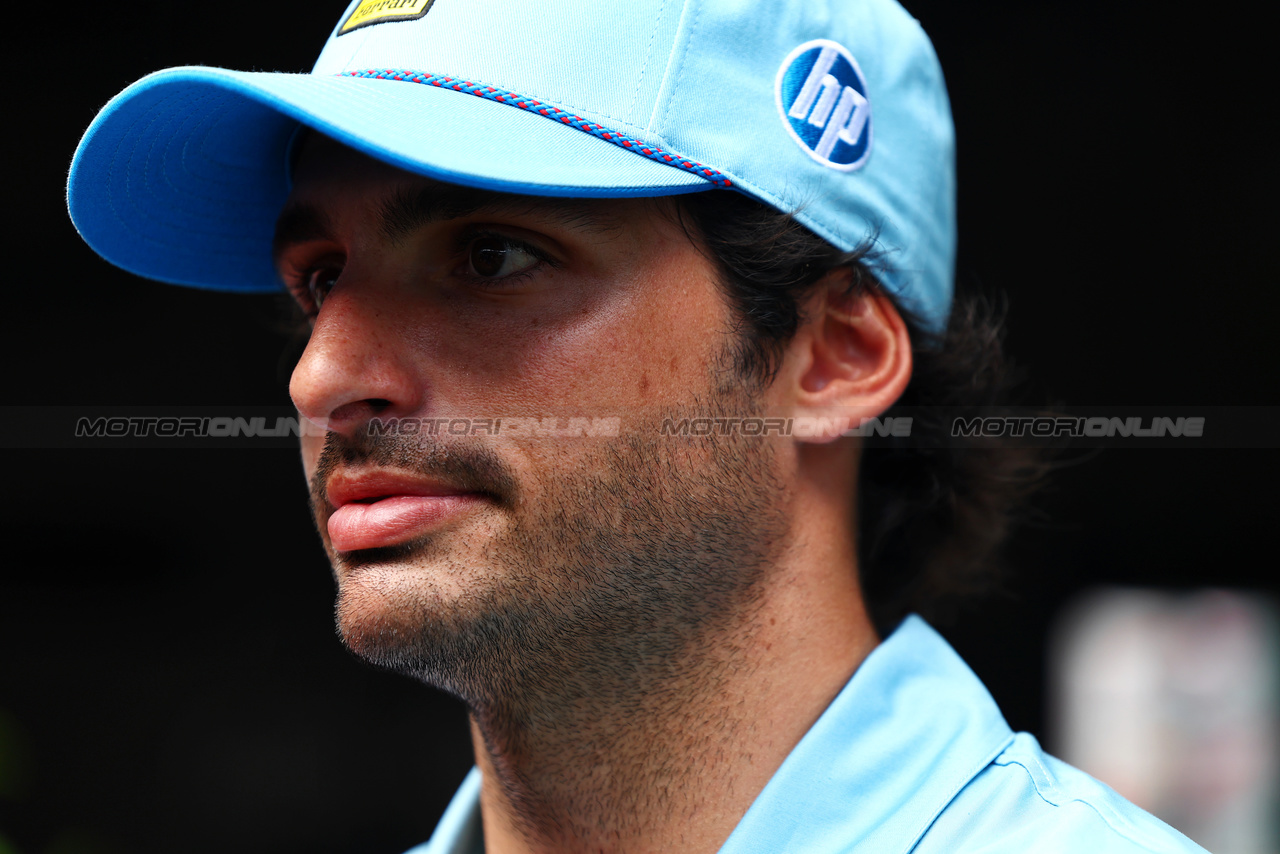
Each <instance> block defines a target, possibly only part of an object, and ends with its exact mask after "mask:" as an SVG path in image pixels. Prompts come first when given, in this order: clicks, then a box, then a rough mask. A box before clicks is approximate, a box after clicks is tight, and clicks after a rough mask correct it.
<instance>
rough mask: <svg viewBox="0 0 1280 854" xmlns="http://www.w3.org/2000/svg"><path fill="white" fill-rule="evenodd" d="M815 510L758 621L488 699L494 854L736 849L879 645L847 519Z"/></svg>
mask: <svg viewBox="0 0 1280 854" xmlns="http://www.w3.org/2000/svg"><path fill="white" fill-rule="evenodd" d="M797 509H800V510H803V508H797ZM813 509H814V510H815V511H818V510H819V508H813ZM828 515H829V514H828ZM796 518H805V516H804V515H803V513H800V514H798V516H797V517H796ZM808 518H809V519H810V520H812V521H811V525H810V527H812V528H813V529H814V530H812V531H809V532H808V534H811V535H812V536H807V535H804V533H805V532H801V533H802V536H799V537H796V538H795V539H794V542H796V543H797V544H801V545H797V546H793V547H791V548H790V549H789V550H788V553H787V554H786V555H784V556H782V557H781V559H780V560H779V562H778V565H776V566H775V567H774V569H775V571H774V572H771V573H770V574H769V579H768V581H767V582H765V584H764V586H765V589H764V590H763V591H762V592H761V595H760V597H759V599H758V602H757V604H756V605H755V606H754V607H753V608H752V609H751V610H750V611H749V613H748V614H747V616H746V618H745V619H741V615H739V616H740V619H739V620H738V621H736V623H735V624H734V625H733V626H721V627H717V628H716V635H715V637H713V638H707V639H702V640H701V642H698V643H692V644H689V645H688V651H687V652H686V653H685V654H683V655H682V656H679V657H677V658H666V659H661V660H657V661H649V662H647V663H645V664H644V665H637V664H636V663H635V661H634V660H632V661H631V662H629V665H624V666H621V667H619V666H617V665H619V664H621V662H605V661H597V662H590V663H588V662H581V661H578V662H575V663H574V664H575V669H574V674H573V676H572V677H571V678H566V679H565V680H563V681H558V680H557V681H554V682H553V681H552V680H546V679H543V680H539V683H538V684H536V685H533V684H530V685H528V686H526V688H527V690H525V691H523V692H522V695H521V698H520V699H521V702H520V705H519V708H515V707H513V706H512V705H511V704H507V703H501V702H491V703H487V704H473V708H472V733H473V741H474V744H475V751H476V761H477V765H478V766H479V767H480V769H481V772H482V774H483V780H484V782H483V787H482V795H481V808H482V813H483V819H484V828H485V841H486V850H487V851H489V852H490V854H495V852H496V854H523V852H552V851H554V852H614V851H618V852H621V851H626V852H657V851H672V850H678V851H688V852H699V851H706V852H714V851H716V850H718V849H719V848H720V847H721V845H722V844H723V843H724V841H725V839H727V838H728V836H729V834H730V833H731V832H732V830H733V828H734V827H735V826H736V825H737V823H738V821H739V820H740V819H741V818H742V815H743V814H744V813H745V812H746V810H747V808H748V807H749V806H750V805H751V802H752V801H753V800H754V799H755V798H756V796H757V795H758V794H759V793H760V791H761V790H762V789H763V788H764V785H765V784H766V783H767V782H768V780H769V778H770V777H771V776H772V775H773V773H774V771H776V770H777V768H778V766H779V765H781V763H782V761H783V760H784V759H785V758H786V756H787V754H788V753H790V751H791V750H792V748H793V747H794V746H795V745H796V744H797V743H798V742H799V740H800V738H801V737H802V736H803V735H804V734H805V732H807V731H808V730H809V728H810V727H811V726H812V725H813V723H814V722H815V721H816V720H817V719H818V717H819V716H820V715H821V714H822V712H823V711H824V710H825V709H826V707H827V706H828V705H829V704H830V702H831V700H832V699H834V698H835V696H836V694H838V693H839V691H840V690H841V688H843V687H844V685H845V683H846V682H847V681H848V680H849V678H850V676H851V675H852V674H853V671H854V670H855V669H856V668H857V667H858V665H859V664H860V663H861V662H862V660H863V659H864V658H865V657H866V655H867V654H868V653H869V652H870V651H871V650H872V649H873V648H874V646H875V645H876V643H877V642H878V641H877V638H876V636H875V633H874V630H873V629H872V627H871V624H870V621H869V619H868V618H867V617H866V613H865V610H864V608H863V605H862V599H861V595H860V592H859V590H858V585H857V580H856V578H857V576H856V562H855V558H854V555H853V546H852V543H851V542H849V541H847V540H843V539H841V538H832V537H830V531H831V530H832V528H831V525H835V524H840V521H841V520H840V519H838V518H826V517H824V516H820V515H812V516H809V517H808ZM819 533H825V534H827V536H826V537H820V536H817V534H819ZM815 542H818V543H821V542H826V543H828V544H829V547H828V548H826V549H817V548H814V547H812V546H810V547H808V548H805V547H804V545H803V544H806V543H808V544H812V543H815ZM598 653H599V654H600V655H601V656H607V655H608V651H607V650H604V649H601V650H598ZM584 665H586V667H585V668H584ZM591 665H595V666H591ZM586 671H594V673H593V674H591V673H588V672H586ZM606 683H607V684H606Z"/></svg>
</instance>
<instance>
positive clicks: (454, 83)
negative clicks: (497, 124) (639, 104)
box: [339, 68, 733, 187]
mask: <svg viewBox="0 0 1280 854" xmlns="http://www.w3.org/2000/svg"><path fill="white" fill-rule="evenodd" d="M339 76H341V77H366V78H373V79H377V80H403V81H405V82H407V83H426V84H427V85H429V86H435V87H437V88H440V89H452V90H454V91H455V92H465V93H466V94H468V95H475V96H477V97H480V98H487V99H488V100H490V101H497V102H498V103H499V104H506V105H508V106H511V107H519V108H520V109H522V110H528V111H530V112H534V113H537V114H539V115H542V116H546V117H547V118H549V119H555V120H557V121H559V122H562V123H564V124H566V125H568V126H569V127H571V128H576V129H577V130H580V131H583V132H585V133H589V134H591V135H592V136H594V137H596V138H598V139H603V140H604V141H605V142H611V143H613V144H614V145H616V146H619V147H621V148H625V149H627V150H628V151H634V152H635V153H637V154H640V155H643V156H644V157H647V158H649V159H650V160H656V161H657V162H659V163H665V164H667V165H668V166H674V167H676V168H677V169H683V170H684V171H686V172H692V173H693V174H694V175H697V176H698V177H699V178H704V179H706V180H707V181H710V182H711V183H712V184H714V185H716V186H717V187H732V186H733V182H731V181H730V180H729V179H728V178H727V177H725V175H724V174H723V173H721V172H719V171H718V170H716V169H712V168H711V167H709V166H704V165H702V164H701V163H698V162H697V161H696V160H690V159H688V158H687V157H680V156H679V155H677V154H672V153H671V152H669V151H663V150H662V149H661V148H659V147H658V146H656V145H649V144H647V143H645V142H641V141H640V140H638V139H633V138H631V137H628V136H626V135H625V134H622V133H619V132H618V131H615V130H610V129H608V128H606V127H605V126H604V125H600V124H596V123H594V122H589V121H587V120H586V119H584V118H582V117H581V116H575V115H573V114H572V113H569V112H566V111H565V110H562V109H560V108H559V107H553V106H551V105H550V104H543V103H541V102H539V101H535V100H534V99H532V98H526V97H524V96H522V95H517V94H516V93H514V92H508V91H507V90H506V89H498V88H495V87H493V86H483V85H481V84H479V83H471V82H468V81H466V80H462V79H460V78H457V77H445V76H444V75H441V74H420V73H418V72H416V71H403V70H399V69H393V68H382V69H377V68H370V69H368V70H365V71H344V72H342V73H341V74H340V75H339Z"/></svg>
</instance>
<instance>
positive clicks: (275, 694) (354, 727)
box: [0, 0, 1280, 854]
mask: <svg viewBox="0 0 1280 854" xmlns="http://www.w3.org/2000/svg"><path fill="white" fill-rule="evenodd" d="M341 6H342V4H341V3H326V4H298V3H270V4H268V3H261V2H243V0H241V1H240V2H226V1H225V0H220V2H218V3H181V4H179V3H161V2H133V3H128V4H91V3H86V4H70V5H69V6H68V7H67V10H66V11H65V12H59V13H58V15H57V16H54V17H50V15H49V14H48V13H47V12H45V11H42V10H43V7H42V6H40V4H24V6H23V8H24V9H26V10H27V11H28V12H29V13H30V20H24V19H23V17H22V14H26V13H22V14H20V15H19V17H18V18H16V19H15V18H12V17H11V18H10V19H9V21H8V27H7V36H8V42H9V51H10V53H11V61H12V62H13V64H12V65H11V66H10V69H9V72H10V73H9V75H8V80H7V81H6V85H5V95H4V97H5V101H6V105H7V109H6V110H5V113H6V116H7V118H8V125H7V128H6V132H5V133H4V140H5V142H4V144H5V158H4V161H3V163H4V165H5V166H6V167H7V168H6V170H5V178H4V180H5V183H6V185H7V189H8V193H7V199H6V201H7V205H6V218H7V223H8V227H7V228H6V234H7V236H8V250H9V255H8V272H9V274H10V280H9V281H8V282H7V283H6V285H7V287H5V288H4V307H5V310H4V311H3V312H0V323H3V326H4V334H3V336H0V341H2V342H3V347H4V352H3V357H4V364H6V365H7V366H8V369H7V372H6V382H5V398H6V402H7V404H8V405H55V404H56V405H76V406H88V405H108V404H122V405H157V406H175V407H176V406H181V405H223V406H225V407H227V408H229V409H236V408H237V407H245V406H252V405H263V404H267V405H270V404H275V405H285V404H287V397H286V392H285V382H284V377H285V376H286V374H287V369H282V367H281V364H280V354H281V352H282V349H283V344H282V339H281V338H280V337H279V336H278V335H277V334H276V332H275V331H274V325H275V321H276V319H277V317H278V311H277V307H276V305H275V304H274V303H273V302H272V301H271V300H270V299H265V298H264V299H258V298H244V297H230V296H225V295H216V294H208V293H198V292H193V291H188V290H184V289H180V288H173V287H169V286H163V285H158V284H155V283H150V282H145V281H140V280H136V279H133V278H131V277H130V276H128V275H126V274H124V273H121V272H119V271H117V270H115V269H114V268H111V267H109V266H108V265H106V264H105V263H103V262H101V261H100V260H99V259H98V258H97V257H96V256H94V255H93V254H92V252H91V251H90V250H89V249H87V248H86V247H85V246H84V245H83V244H82V243H81V242H80V241H79V239H78V238H77V236H76V234H75V232H74V230H73V228H72V226H71V223H70V221H69V220H68V219H67V216H66V213H65V207H64V202H63V194H64V181H65V171H66V168H67V165H68V163H69V162H70V158H71V154H72V152H73V151H74V148H75V144H76V141H77V140H78V139H79V136H80V134H81V133H82V132H83V130H84V128H85V127H86V126H87V125H88V123H89V122H90V120H91V119H92V118H93V116H94V114H95V112H96V110H97V109H98V108H99V107H100V106H101V105H102V104H103V103H105V102H106V101H107V100H108V99H109V98H110V97H111V96H112V95H114V94H115V93H116V92H118V91H119V90H120V89H122V88H123V87H124V86H126V85H127V84H128V83H130V82H132V81H133V80H135V79H136V78H138V77H140V76H142V75H144V74H146V73H147V72H150V71H152V70H155V69H158V68H161V67H164V66H169V65H181V64H209V65H222V66H228V67H232V68H243V69H271V70H284V71H300V70H306V69H307V68H309V67H310V63H311V61H312V60H313V59H314V56H315V55H316V54H317V53H318V51H319V49H320V47H321V45H322V44H323V42H324V39H325V37H326V35H327V33H328V31H329V28H330V27H331V26H332V24H333V23H334V21H336V20H337V16H338V15H339V14H340V12H341ZM907 6H908V8H910V9H911V10H912V11H913V13H914V14H916V15H917V16H918V17H920V18H921V20H922V21H923V23H924V24H925V27H926V29H927V30H928V31H929V32H930V33H931V34H932V35H933V37H934V40H935V43H936V45H937V48H938V52H939V54H940V56H941V58H942V62H943V67H944V69H945V70H946V72H947V76H948V81H949V85H950V87H951V91H952V96H953V100H954V110H955V116H956V123H957V127H958V133H959V140H960V148H959V168H960V212H961V246H962V254H961V258H960V262H959V274H960V279H961V281H962V283H964V285H965V286H976V287H981V288H984V289H987V290H999V291H1003V292H1005V293H1007V294H1008V296H1009V302H1010V306H1011V308H1010V324H1011V330H1012V331H1011V334H1010V336H1009V348H1010V350H1011V351H1012V352H1013V353H1014V354H1015V355H1016V356H1017V357H1018V359H1019V360H1020V361H1021V362H1022V363H1023V364H1025V365H1026V366H1027V367H1028V368H1029V370H1030V371H1031V373H1032V375H1033V376H1034V377H1035V378H1036V381H1037V384H1038V387H1039V388H1040V389H1041V390H1043V391H1044V392H1046V393H1047V394H1050V395H1052V396H1053V397H1055V398H1057V399H1059V400H1061V401H1064V402H1066V403H1068V404H1073V405H1081V406H1086V405H1115V406H1159V407H1165V408H1168V410H1169V414H1178V411H1175V410H1178V408H1179V407H1182V408H1184V409H1190V408H1195V407H1199V406H1210V405H1219V406H1221V405H1259V404H1276V403H1277V402H1280V401H1278V400H1277V397H1278V395H1277V393H1276V387H1277V380H1278V379H1280V376H1278V374H1280V372H1278V370H1277V367H1278V361H1277V359H1276V357H1275V355H1274V348H1273V346H1272V343H1271V341H1272V331H1273V328H1274V326H1275V318H1276V309H1277V284H1278V283H1277V277H1276V274H1275V268H1276V264H1275V261H1274V260H1273V251H1272V250H1273V247H1274V245H1275V240H1274V234H1275V231H1276V226H1277V218H1276V216H1275V215H1274V204H1275V190H1276V187H1275V180H1274V165H1273V163H1274V153H1273V149H1274V147H1275V142H1274V138H1273V131H1272V127H1273V126H1274V118H1273V116H1272V113H1273V109H1274V108H1273V101H1274V99H1273V97H1272V87H1271V84H1272V83H1273V82H1274V78H1275V75H1274V74H1273V73H1272V72H1271V70H1270V67H1269V66H1268V64H1267V63H1266V62H1265V61H1264V60H1265V57H1266V56H1268V55H1269V54H1270V53H1271V47H1272V45H1271V44H1270V43H1269V39H1268V35H1267V32H1266V28H1265V27H1264V26H1263V25H1262V23H1261V21H1260V20H1257V19H1255V18H1251V17H1249V16H1247V15H1246V14H1245V13H1244V12H1243V11H1241V10H1242V9H1243V4H1238V3H1219V4H1214V5H1213V6H1212V7H1211V8H1210V7H1203V6H1199V7H1187V8H1188V11H1187V12H1184V13H1177V12H1173V11H1171V9H1172V5H1171V4H1161V5H1160V6H1158V7H1157V6H1153V5H1151V4H1136V3H1130V4H1119V3H1115V2H1105V3H1104V2H1080V0H1074V2H1058V0H1053V2H1048V1H1047V0H1039V1H1038V2H1035V3H1027V2H1009V3H1000V2H984V3H963V4H962V3H955V2H948V0H936V2H925V0H919V1H918V2H908V3H907ZM1157 9H1158V11H1156V10H1157ZM1192 10H1193V11H1192ZM13 54H16V56H13ZM1187 414H1194V413H1191V412H1188V413H1187ZM3 450H4V452H5V453H4V456H5V467H4V468H5V475H6V477H5V478H4V489H3V502H4V503H3V508H2V510H0V520H3V522H2V524H3V532H4V538H3V555H4V558H5V565H4V569H3V573H2V575H0V836H2V837H5V838H7V839H8V840H9V842H10V843H11V844H12V845H13V846H15V848H16V850H18V851H21V852H24V854H34V852H58V854H73V852H131V851H138V852H143V851H171V850H178V849H181V850H184V851H188V852H204V851H210V852H212V851H225V850H236V851H242V852H257V851H263V852H267V851H271V852H317V854H318V853H319V852H356V851H360V852H375V854H376V852H398V851H401V850H403V849H404V848H406V847H408V846H410V845H412V844H414V843H416V842H419V841H422V840H423V839H425V838H426V837H427V836H428V835H429V834H430V831H431V829H432V828H433V826H434V823H435V820H436V819H437V817H438V815H439V813H440V811H441V810H442V809H443V806H444V804H445V803H446V802H447V799H448V797H449V795H450V794H451V793H452V791H453V788H454V787H455V786H456V784H457V783H458V781H459V780H460V779H461V777H462V776H463V774H464V773H465V771H466V769H467V768H468V767H469V765H470V758H469V744H468V741H467V735H466V731H465V717H464V714H463V712H462V710H461V709H460V708H459V707H458V706H457V705H455V704H454V703H453V702H451V701H449V700H446V699H444V698H442V697H441V696H439V695H437V694H436V693H435V692H433V691H431V690H429V689H426V688H423V687H421V686H419V685H416V684H414V683H411V682H409V681H407V680H403V679H400V678H398V677H393V676H389V675H385V674H381V673H378V672H375V671H373V670H371V669H369V668H367V667H365V666H363V665H361V664H359V663H358V662H356V661H355V660H354V659H353V658H351V657H350V656H349V655H348V654H347V653H346V652H345V651H344V650H343V649H342V647H341V645H340V644H339V643H338V641H337V640H336V638H335V637H334V634H333V630H332V618H331V605H332V592H333V591H332V587H331V582H330V580H329V573H328V568H327V564H326V562H325V560H324V557H323V554H322V552H321V550H320V548H319V546H318V543H317V541H316V537H315V535H314V532H313V531H312V529H311V523H310V520H309V516H308V513H307V510H306V508H305V489H304V484H303V479H302V477H301V473H300V468H299V465H298V461H297V457H296V454H295V453H293V452H289V451H284V450H278V449H277V450H243V449H242V450H160V449H149V450H148V449H144V450H84V449H62V450H57V449H53V450H50V449H22V448H4V449H3ZM1278 463H1280V455H1278V454H1277V453H1276V451H1275V450H1274V449H1273V448H1267V449H1261V450H1260V449H1257V448H1254V449H1249V450H1242V449H1235V450H1232V449H1212V450H1211V449H1189V450H1168V449H1160V450H1156V449H1128V448H1121V449H1114V450H1108V451H1105V452H1103V453H1101V454H1097V455H1092V456H1078V457H1077V458H1076V462H1075V463H1074V464H1072V465H1070V466H1068V467H1066V468H1065V469H1064V470H1062V471H1061V472H1060V473H1059V475H1058V477H1057V479H1056V482H1055V484H1056V485H1055V488H1054V489H1053V491H1052V492H1050V493H1048V494H1046V495H1045V496H1044V498H1043V499H1042V500H1041V501H1040V508H1041V509H1042V510H1043V511H1044V515H1045V517H1046V518H1047V519H1048V520H1049V521H1048V522H1047V523H1044V524H1040V525H1038V526H1036V527H1034V528H1031V529H1028V530H1025V531H1023V532H1022V533H1020V534H1019V535H1018V536H1017V537H1016V538H1015V539H1014V541H1013V543H1012V545H1011V548H1010V552H1009V554H1010V558H1011V562H1012V564H1013V565H1014V566H1015V567H1016V568H1017V570H1018V575H1017V577H1016V579H1015V580H1014V581H1013V582H1012V583H1011V584H1010V589H1009V591H1008V593H1007V594H1006V595H1004V596H1001V597H998V598H996V599H993V600H991V601H989V602H986V603H984V604H982V605H981V606H978V607H975V608H973V609H972V610H970V611H968V612H966V613H964V614H962V615H961V616H960V618H959V620H958V621H957V622H956V624H955V625H953V626H949V627H943V628H944V631H945V633H946V634H947V636H948V637H949V638H950V639H951V640H952V641H953V643H954V644H955V645H956V646H957V647H958V648H959V650H960V651H961V653H962V654H964V655H965V656H966V658H968V660H969V661H970V662H971V663H972V665H973V666H974V668H975V670H977V671H978V673H979V675H980V676H982V677H983V678H984V680H986V682H987V684H988V685H989V686H990V687H991V689H992V692H993V693H994V694H995V695H996V698H997V700H999V701H1000V703H1001V705H1002V706H1003V708H1004V710H1005V712H1006V714H1007V717H1008V718H1009V720H1010V722H1011V723H1012V724H1013V726H1014V727H1015V728H1021V729H1029V730H1031V731H1032V732H1035V733H1037V734H1041V735H1043V734H1044V731H1045V727H1044V719H1045V714H1044V700H1043V695H1044V680H1045V672H1044V652H1045V644H1046V637H1047V633H1048V632H1049V630H1050V628H1051V626H1052V624H1053V620H1054V618H1055V615H1057V614H1059V613H1060V612H1061V609H1062V608H1063V607H1064V605H1066V604H1067V603H1069V602H1070V600H1071V598H1072V597H1073V596H1074V595H1076V594H1078V593H1079V592H1080V591H1082V590H1084V589H1086V588H1089V587H1091V586H1093V585H1096V584H1099V583H1119V584H1141V585H1148V586H1155V587H1160V588H1172V589H1189V588H1195V587H1200V586H1205V585H1214V586H1228V587H1238V588H1247V589H1255V590H1256V589H1274V587H1275V557H1274V553H1273V548H1272V546H1273V538H1272V537H1271V536H1270V534H1271V532H1272V530H1273V529H1274V525H1273V524H1272V518H1273V517H1274V515H1275V513H1276V510H1277V502H1276V501H1275V499H1274V497H1273V495H1274V486H1273V485H1274V483H1275V480H1276V476H1277V474H1278V473H1280V465H1278ZM3 848H4V846H3V843H0V851H2V850H3Z"/></svg>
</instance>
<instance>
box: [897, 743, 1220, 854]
mask: <svg viewBox="0 0 1280 854" xmlns="http://www.w3.org/2000/svg"><path fill="white" fill-rule="evenodd" d="M967 850H982V851H984V852H992V854H994V852H1000V851H1010V852H1012V851H1032V850H1034V851H1037V852H1048V854H1054V852H1088V854H1105V852H1135V854H1136V852H1153V854H1154V853H1156V852H1158V854H1195V853H1196V852H1198V854H1204V849H1203V848H1201V847H1200V846H1199V845H1197V844H1196V843H1195V842H1193V841H1191V840H1190V839H1188V838H1187V837H1186V836H1184V835H1182V834H1181V833H1179V832H1178V831H1177V830H1174V829H1173V828H1172V827H1170V826H1169V825H1167V824H1165V823H1164V822H1163V821H1161V820H1160V819H1158V818H1156V817H1155V816H1153V815H1151V814H1150V813H1147V812H1145V811H1143V810H1142V809H1140V808H1139V807H1137V806H1135V805H1134V804H1132V803H1130V802H1129V801H1127V800H1125V799H1124V798H1122V797H1121V796H1120V795H1118V794H1116V792H1115V791H1113V790H1112V789H1111V788H1109V787H1108V786H1106V785H1104V784H1103V783H1100V782H1099V781H1097V780H1095V779H1094V778H1092V777H1090V776H1089V775H1088V774H1086V773H1084V772H1083V771H1081V770H1079V769H1078V768H1074V767H1072V766H1071V765H1068V764H1067V763H1065V762H1063V761H1061V760H1059V759H1055V758H1054V757H1052V756H1050V755H1048V754H1047V753H1045V752H1044V751H1043V750H1042V749H1041V747H1040V744H1039V743H1038V742H1037V741H1036V739H1035V738H1034V737H1033V736H1031V735H1028V734H1027V733H1019V734H1018V735H1017V736H1016V737H1015V738H1014V739H1013V740H1012V741H1011V742H1010V743H1009V745H1008V747H1006V748H1005V749H1004V750H1003V751H1002V752H1001V753H1000V754H999V755H998V756H996V758H995V759H994V760H993V761H992V762H991V763H990V764H989V765H987V767H986V768H984V769H983V770H982V771H981V772H980V773H979V774H977V775H976V776H975V777H973V779H971V780H970V781H969V783H968V784H967V785H966V786H965V787H964V788H963V789H961V790H960V792H959V793H958V794H957V795H956V797H955V798H954V799H953V800H952V801H951V802H950V803H949V804H948V805H947V808H946V809H945V810H944V811H943V812H942V813H941V814H940V815H939V816H938V818H937V819H936V820H935V821H934V823H933V824H932V825H931V826H930V828H929V830H928V831H927V832H926V833H925V835H924V836H923V837H922V838H921V840H920V843H919V845H918V846H917V847H916V848H915V852H916V854H929V852H933V851H939V852H940V851H947V852H956V851H967Z"/></svg>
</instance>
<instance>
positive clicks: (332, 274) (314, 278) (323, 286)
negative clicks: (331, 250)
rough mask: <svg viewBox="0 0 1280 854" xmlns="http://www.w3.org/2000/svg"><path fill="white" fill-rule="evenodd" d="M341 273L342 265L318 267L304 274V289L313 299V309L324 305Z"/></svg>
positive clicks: (308, 296)
mask: <svg viewBox="0 0 1280 854" xmlns="http://www.w3.org/2000/svg"><path fill="white" fill-rule="evenodd" d="M341 275H342V268H341V267H317V268H315V269H314V270H311V271H310V272H308V273H307V274H306V275H305V276H303V279H302V291H303V293H305V294H306V296H307V298H308V299H309V300H310V301H311V310H312V311H319V310H320V306H322V305H324V301H325V298H326V297H327V296H329V291H331V290H333V286H334V285H336V284H337V283H338V277H339V276H341Z"/></svg>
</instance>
